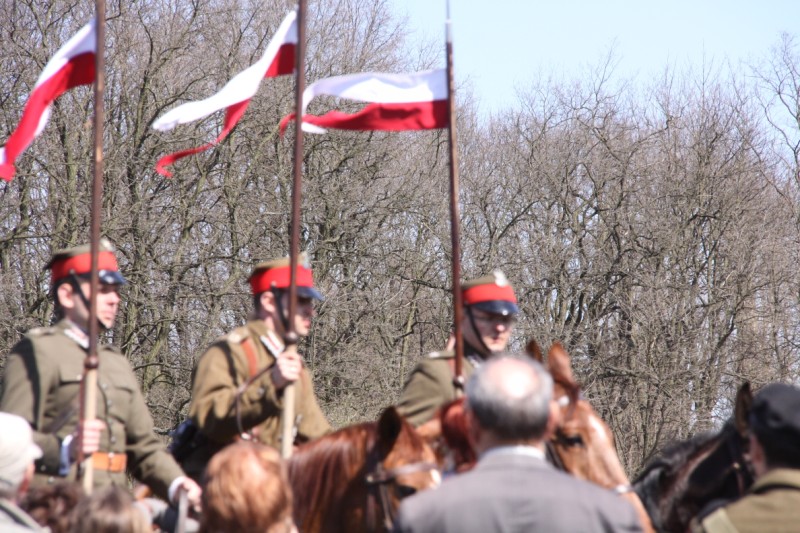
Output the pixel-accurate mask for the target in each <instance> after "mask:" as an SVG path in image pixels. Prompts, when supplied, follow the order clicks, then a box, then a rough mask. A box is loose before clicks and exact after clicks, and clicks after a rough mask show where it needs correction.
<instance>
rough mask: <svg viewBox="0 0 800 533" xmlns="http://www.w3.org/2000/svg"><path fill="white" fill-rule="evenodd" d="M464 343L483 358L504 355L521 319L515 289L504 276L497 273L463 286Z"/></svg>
mask: <svg viewBox="0 0 800 533" xmlns="http://www.w3.org/2000/svg"><path fill="white" fill-rule="evenodd" d="M461 297H462V301H463V305H464V315H463V318H462V320H461V330H462V334H463V335H464V341H465V342H467V343H468V344H469V345H470V346H472V348H473V349H475V350H476V351H477V352H478V353H480V354H481V356H482V357H483V358H487V357H490V356H492V355H496V354H499V353H501V352H503V351H504V350H505V349H506V347H507V346H508V341H509V339H510V338H511V332H512V330H513V329H514V324H516V321H517V315H519V307H517V297H516V296H515V295H514V288H513V287H512V286H511V284H510V283H509V282H508V279H506V276H505V274H503V273H502V272H501V271H500V270H495V271H494V272H492V273H491V274H490V275H488V276H483V277H480V278H476V279H472V280H468V281H464V282H463V283H462V284H461Z"/></svg>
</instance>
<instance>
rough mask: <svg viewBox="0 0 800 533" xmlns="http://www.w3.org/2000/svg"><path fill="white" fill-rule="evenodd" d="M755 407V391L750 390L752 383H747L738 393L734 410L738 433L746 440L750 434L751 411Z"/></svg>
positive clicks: (743, 384)
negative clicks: (749, 418)
mask: <svg viewBox="0 0 800 533" xmlns="http://www.w3.org/2000/svg"><path fill="white" fill-rule="evenodd" d="M752 406H753V391H752V390H751V389H750V382H749V381H745V382H744V383H742V385H741V386H740V387H739V390H738V391H736V406H735V407H734V410H733V419H734V423H735V424H736V431H737V432H738V433H739V435H740V436H741V437H742V438H744V437H746V436H747V434H748V427H749V422H748V420H747V418H748V417H749V416H750V409H751V408H752Z"/></svg>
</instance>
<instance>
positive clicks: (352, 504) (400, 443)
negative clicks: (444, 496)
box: [289, 407, 440, 533]
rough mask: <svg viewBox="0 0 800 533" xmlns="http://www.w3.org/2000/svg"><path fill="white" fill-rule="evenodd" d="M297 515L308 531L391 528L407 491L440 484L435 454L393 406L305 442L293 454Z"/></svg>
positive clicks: (331, 532) (330, 532) (292, 479)
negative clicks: (374, 417) (377, 415)
mask: <svg viewBox="0 0 800 533" xmlns="http://www.w3.org/2000/svg"><path fill="white" fill-rule="evenodd" d="M289 479H290V482H291V484H292V490H293V492H294V494H295V498H294V519H295V522H296V523H297V525H298V527H299V529H300V531H302V532H303V533H334V532H356V533H357V532H361V531H364V532H366V531H384V530H391V528H392V522H393V519H394V513H395V511H396V510H397V507H398V505H399V503H400V500H401V499H402V498H404V497H405V496H409V495H411V494H413V493H414V492H416V491H419V490H424V489H427V488H432V487H434V486H436V485H438V483H439V480H440V477H439V472H438V470H437V468H436V457H435V455H434V453H433V450H432V449H431V448H430V446H429V445H428V444H427V443H426V442H425V441H424V440H423V439H422V438H421V437H420V436H419V435H417V433H416V431H414V428H413V427H411V425H410V424H408V423H407V422H406V421H405V419H403V417H401V416H400V415H399V414H398V413H397V411H396V410H395V409H394V407H389V408H388V409H386V410H385V411H384V412H383V414H382V415H381V417H380V419H379V420H378V422H377V423H376V422H368V423H363V424H358V425H355V426H350V427H346V428H344V429H341V430H339V431H336V432H335V433H331V434H330V435H326V436H324V437H321V438H319V439H317V440H315V441H312V442H309V443H307V444H304V445H303V446H301V447H300V448H298V449H297V451H296V452H295V453H294V454H293V455H292V457H291V459H290V460H289Z"/></svg>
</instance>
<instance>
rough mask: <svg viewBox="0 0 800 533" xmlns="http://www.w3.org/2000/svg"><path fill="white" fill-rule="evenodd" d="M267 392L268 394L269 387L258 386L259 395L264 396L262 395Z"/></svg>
mask: <svg viewBox="0 0 800 533" xmlns="http://www.w3.org/2000/svg"><path fill="white" fill-rule="evenodd" d="M266 394H267V389H265V388H264V387H259V388H258V395H259V396H262V397H263V396H265V395H266Z"/></svg>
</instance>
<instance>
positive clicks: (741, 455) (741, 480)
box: [727, 431, 755, 496]
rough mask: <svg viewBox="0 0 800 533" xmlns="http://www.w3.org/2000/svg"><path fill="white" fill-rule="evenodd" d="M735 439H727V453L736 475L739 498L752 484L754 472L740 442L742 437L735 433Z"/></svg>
mask: <svg viewBox="0 0 800 533" xmlns="http://www.w3.org/2000/svg"><path fill="white" fill-rule="evenodd" d="M736 437H738V438H733V439H728V443H727V444H728V453H730V455H731V460H732V461H733V462H732V463H731V468H732V469H733V471H734V474H735V475H736V485H737V487H738V488H739V496H741V495H743V494H744V493H745V492H746V491H747V488H748V487H750V485H752V484H753V481H754V480H755V472H753V465H752V464H751V463H750V461H749V458H748V456H747V451H746V450H745V449H744V446H742V444H741V442H740V438H742V436H741V435H740V434H739V433H738V431H737V432H736Z"/></svg>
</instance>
